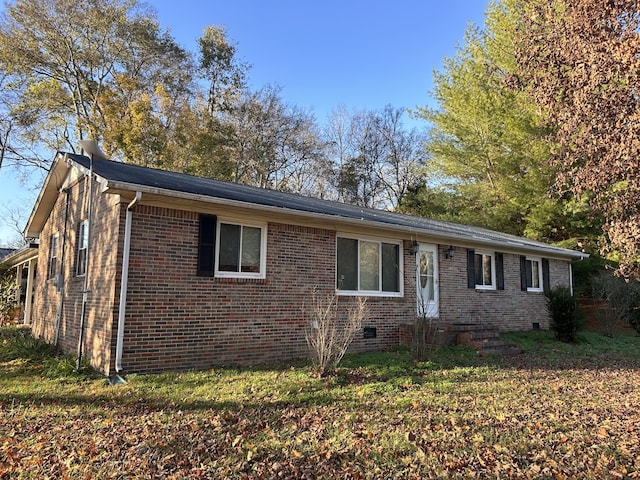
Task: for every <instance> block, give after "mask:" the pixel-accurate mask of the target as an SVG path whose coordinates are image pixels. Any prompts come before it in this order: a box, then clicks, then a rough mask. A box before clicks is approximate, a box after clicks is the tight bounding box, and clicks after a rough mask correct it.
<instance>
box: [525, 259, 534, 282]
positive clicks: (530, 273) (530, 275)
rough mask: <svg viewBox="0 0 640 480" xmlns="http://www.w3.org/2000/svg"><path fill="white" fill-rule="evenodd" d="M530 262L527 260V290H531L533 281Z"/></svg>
mask: <svg viewBox="0 0 640 480" xmlns="http://www.w3.org/2000/svg"><path fill="white" fill-rule="evenodd" d="M531 263H532V262H531V260H527V263H526V265H527V288H531V287H533V281H532V276H533V267H532V265H531Z"/></svg>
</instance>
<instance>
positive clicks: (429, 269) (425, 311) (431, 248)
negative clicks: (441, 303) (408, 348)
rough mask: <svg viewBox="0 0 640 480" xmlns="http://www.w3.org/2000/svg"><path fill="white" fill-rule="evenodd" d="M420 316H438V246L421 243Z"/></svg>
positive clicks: (418, 286)
mask: <svg viewBox="0 0 640 480" xmlns="http://www.w3.org/2000/svg"><path fill="white" fill-rule="evenodd" d="M416 263H417V269H416V280H417V284H418V285H417V297H418V316H419V317H423V318H435V317H437V316H438V313H439V312H438V283H439V282H438V247H437V245H428V244H420V247H419V248H418V254H417V255H416Z"/></svg>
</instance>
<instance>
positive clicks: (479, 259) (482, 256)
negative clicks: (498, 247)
mask: <svg viewBox="0 0 640 480" xmlns="http://www.w3.org/2000/svg"><path fill="white" fill-rule="evenodd" d="M474 272H475V282H476V288H480V289H487V290H494V289H495V288H496V262H495V257H494V254H493V253H489V252H479V251H476V252H475V253H474Z"/></svg>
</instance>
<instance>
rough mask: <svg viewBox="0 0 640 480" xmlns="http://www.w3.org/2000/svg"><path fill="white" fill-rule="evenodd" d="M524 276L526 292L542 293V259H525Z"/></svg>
mask: <svg viewBox="0 0 640 480" xmlns="http://www.w3.org/2000/svg"><path fill="white" fill-rule="evenodd" d="M525 275H526V280H527V291H528V292H541V291H542V259H541V258H539V257H526V259H525Z"/></svg>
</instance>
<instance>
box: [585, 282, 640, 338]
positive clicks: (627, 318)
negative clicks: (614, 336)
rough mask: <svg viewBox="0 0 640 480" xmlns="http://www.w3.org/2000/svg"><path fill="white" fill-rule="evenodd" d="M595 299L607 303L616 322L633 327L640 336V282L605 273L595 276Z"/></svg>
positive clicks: (593, 283)
mask: <svg viewBox="0 0 640 480" xmlns="http://www.w3.org/2000/svg"><path fill="white" fill-rule="evenodd" d="M591 283H592V285H593V297H594V298H596V299H597V300H604V301H606V302H607V304H608V305H609V307H610V308H611V310H612V311H613V315H614V316H615V318H616V320H618V321H620V322H621V323H626V324H629V325H631V327H632V328H633V329H634V330H635V331H636V332H638V334H640V282H638V280H636V279H635V278H624V277H620V276H616V275H615V274H614V273H613V272H612V271H610V270H609V271H603V272H600V273H599V274H598V275H596V276H594V278H593V279H592V281H591Z"/></svg>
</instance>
